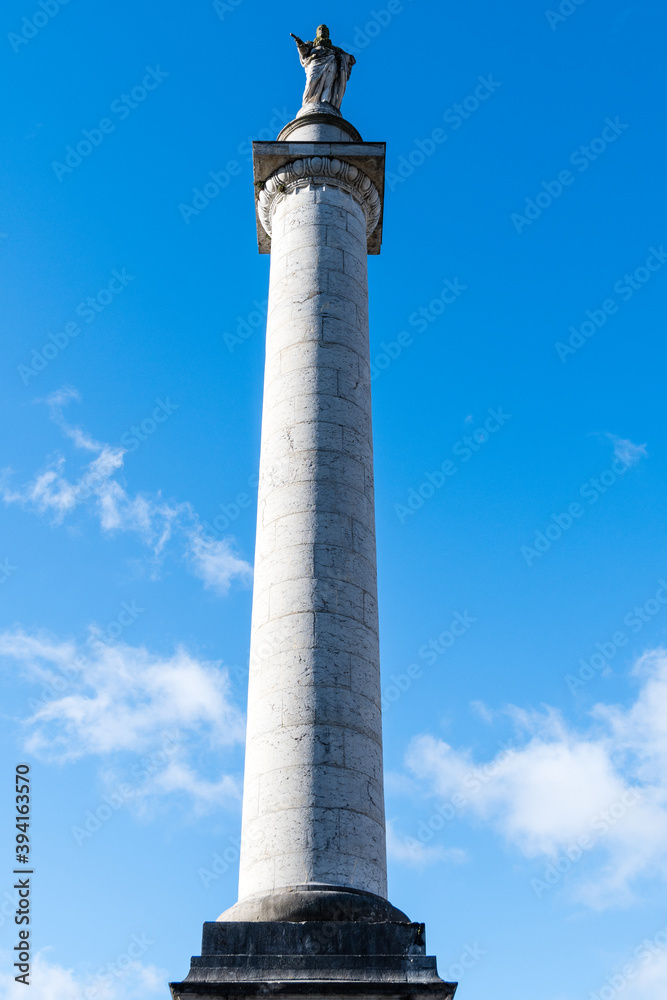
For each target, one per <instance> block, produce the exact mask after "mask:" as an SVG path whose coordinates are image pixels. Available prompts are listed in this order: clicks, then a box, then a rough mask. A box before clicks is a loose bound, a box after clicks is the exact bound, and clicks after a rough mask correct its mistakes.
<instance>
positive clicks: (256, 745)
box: [239, 143, 387, 900]
mask: <svg viewBox="0 0 667 1000" xmlns="http://www.w3.org/2000/svg"><path fill="white" fill-rule="evenodd" d="M317 151H318V152H321V143H318V150H317ZM380 209H381V204H380V196H379V193H378V191H377V189H376V187H375V185H374V184H373V182H372V181H371V179H370V178H369V177H368V175H367V174H366V173H365V172H364V171H362V170H361V169H360V168H359V167H357V166H355V165H354V164H353V163H349V162H347V161H344V160H342V159H340V158H338V157H336V156H330V155H317V156H301V157H300V158H298V159H296V160H293V161H292V162H290V163H289V164H287V165H285V166H283V167H280V168H279V169H278V170H276V171H274V172H273V173H272V175H271V176H270V177H269V178H268V179H267V181H266V183H265V184H264V186H263V189H262V191H261V193H260V195H259V203H258V210H259V216H260V221H261V223H262V225H263V227H264V229H265V231H266V232H267V233H268V234H269V235H270V237H271V276H270V291H269V310H268V324H267V334H266V369H265V381H264V408H263V416H262V444H261V459H260V484H259V506H258V515H257V545H256V552H255V582H254V595H253V612H252V640H251V654H250V684H249V693H248V733H247V743H246V765H245V783H244V797H243V832H242V849H241V870H240V881H239V899H240V900H243V899H244V898H245V897H248V896H254V895H257V894H266V893H270V892H273V891H275V890H280V889H288V888H294V887H296V886H300V885H311V886H312V885H322V886H324V885H327V886H344V887H349V888H354V889H361V890H366V891H368V892H372V893H376V894H378V895H381V896H386V889H387V886H386V860H385V821H384V799H383V782H382V723H381V711H380V666H379V652H378V617H377V580H376V560H375V517H374V494H373V442H372V432H371V392H370V361H369V343H368V289H367V262H366V256H367V252H368V249H367V240H368V235H369V233H372V232H373V230H374V229H375V228H376V226H377V223H378V220H379V216H380Z"/></svg>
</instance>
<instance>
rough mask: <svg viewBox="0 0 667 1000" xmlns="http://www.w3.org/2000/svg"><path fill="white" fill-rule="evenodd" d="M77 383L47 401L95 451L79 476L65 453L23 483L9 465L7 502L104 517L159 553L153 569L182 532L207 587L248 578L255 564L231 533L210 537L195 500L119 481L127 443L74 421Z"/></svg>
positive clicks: (69, 431) (56, 519)
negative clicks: (71, 410) (238, 550)
mask: <svg viewBox="0 0 667 1000" xmlns="http://www.w3.org/2000/svg"><path fill="white" fill-rule="evenodd" d="M78 400H79V395H78V393H77V392H76V390H75V389H71V388H64V389H60V390H58V391H57V392H54V393H52V394H51V395H50V396H49V397H48V398H47V399H46V400H44V402H45V403H46V404H47V406H48V408H49V413H50V416H51V419H52V420H53V422H54V423H55V424H57V425H58V427H59V428H60V429H61V431H62V432H63V434H64V436H65V437H66V438H67V439H68V440H69V441H71V442H72V443H73V445H74V447H75V448H76V449H77V450H78V451H84V452H86V453H87V454H88V455H89V456H92V457H91V458H90V459H89V461H88V462H87V463H86V464H84V466H83V467H82V468H81V469H80V470H79V473H78V475H77V476H75V477H73V478H70V477H68V476H67V475H66V467H67V462H66V459H65V457H64V456H62V455H59V454H58V455H55V456H54V457H53V458H52V459H51V460H50V461H49V462H47V464H46V467H45V468H44V469H42V470H41V471H40V472H38V473H37V474H36V475H35V476H34V477H33V478H32V479H31V480H29V481H28V482H27V483H24V484H23V485H22V486H21V487H19V488H15V487H13V486H12V485H11V483H10V480H11V476H10V474H9V473H8V472H5V474H4V475H3V479H2V482H0V495H1V496H2V498H3V499H4V501H5V503H8V504H10V503H14V504H20V505H21V506H22V507H24V508H25V509H27V510H31V511H33V512H34V513H36V514H40V515H42V516H45V517H49V518H50V519H51V520H52V521H53V523H55V524H61V523H63V521H64V520H65V519H66V518H68V517H71V516H73V515H74V512H75V511H76V510H77V508H79V509H85V510H86V511H87V512H89V513H91V514H92V515H93V516H94V517H95V518H96V519H97V521H98V522H99V525H100V528H101V530H102V532H103V533H104V534H105V535H112V534H114V533H115V532H133V533H135V534H136V535H137V536H138V537H139V539H140V541H141V542H142V544H143V545H145V546H147V547H148V548H149V549H150V550H151V552H152V563H153V568H154V571H155V569H156V567H157V566H159V564H160V562H161V560H162V558H163V556H164V553H165V550H166V548H167V545H168V544H169V543H170V541H172V539H175V538H178V540H179V544H180V551H181V554H182V556H183V557H184V559H185V562H186V564H187V565H188V566H189V567H190V568H191V570H192V572H193V573H194V574H195V575H196V576H198V577H199V578H200V579H201V580H203V581H204V584H205V586H206V587H209V588H211V589H214V590H216V591H217V592H218V593H220V594H222V595H225V594H227V593H228V592H229V589H230V587H231V585H232V584H233V583H234V582H235V581H237V580H238V581H239V582H241V583H242V584H247V583H248V582H249V581H250V580H251V577H252V567H251V566H250V564H249V563H248V562H247V561H246V560H244V559H242V558H241V557H240V556H238V555H236V554H235V553H234V551H233V543H232V540H231V539H229V538H225V539H217V538H208V537H206V535H205V533H204V529H203V526H202V524H201V521H200V519H199V517H198V515H197V514H196V513H195V511H194V510H193V508H192V506H191V505H190V504H189V503H188V502H186V501H185V502H180V503H176V502H173V501H167V500H165V499H164V498H163V497H162V496H161V494H160V493H159V492H157V493H154V494H144V493H137V494H134V495H132V494H130V493H129V492H128V490H127V488H126V486H125V485H124V483H123V482H121V481H120V478H119V477H120V475H121V474H122V470H123V464H124V459H125V454H126V452H125V449H124V448H122V447H116V446H113V445H109V444H104V443H102V442H99V441H96V440H95V439H94V438H93V437H91V436H90V435H89V434H88V433H87V432H86V431H84V430H82V429H81V428H80V427H76V426H74V425H72V424H71V423H69V421H68V420H67V419H66V417H65V414H64V409H65V407H66V406H67V405H68V404H69V403H71V402H73V401H78Z"/></svg>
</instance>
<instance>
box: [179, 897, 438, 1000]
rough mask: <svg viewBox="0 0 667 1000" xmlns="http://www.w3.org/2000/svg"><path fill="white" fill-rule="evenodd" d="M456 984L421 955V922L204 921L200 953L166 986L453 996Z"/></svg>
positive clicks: (182, 996) (227, 992) (190, 997)
mask: <svg viewBox="0 0 667 1000" xmlns="http://www.w3.org/2000/svg"><path fill="white" fill-rule="evenodd" d="M397 912H400V911H397ZM455 989H456V984H455V983H445V982H443V980H442V979H440V977H439V976H438V971H437V967H436V960H435V958H433V957H431V956H428V955H427V954H426V944H425V939H424V925H423V924H413V923H404V922H391V921H363V920H306V921H298V922H297V921H259V920H252V921H241V920H234V921H215V922H210V923H205V924H204V935H203V941H202V954H201V956H199V957H196V958H193V959H192V965H191V968H190V972H189V973H188V976H187V978H186V979H185V980H184V981H183V982H182V983H172V984H171V993H172V997H173V998H174V1000H199V998H204V997H206V998H208V1000H212V998H219V1000H222V998H223V997H230V998H231V997H234V998H236V1000H241V998H243V997H257V996H258V995H260V994H262V995H265V994H267V993H268V994H277V995H280V996H281V997H283V998H288V997H292V996H293V997H295V998H296V997H300V998H301V997H305V996H308V997H313V998H316V997H321V998H323V1000H324V998H327V1000H334V998H336V997H339V998H343V997H345V1000H355V998H359V1000H361V998H364V1000H370V998H372V997H382V998H386V1000H392V998H396V1000H398V998H401V1000H407V998H410V1000H420V998H422V997H423V998H426V997H429V998H430V997H432V998H433V1000H451V998H452V997H453V996H454V991H455Z"/></svg>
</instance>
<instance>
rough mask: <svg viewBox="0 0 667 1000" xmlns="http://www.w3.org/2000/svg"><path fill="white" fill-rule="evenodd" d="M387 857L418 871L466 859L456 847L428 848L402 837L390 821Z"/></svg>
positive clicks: (418, 841) (457, 862) (463, 853)
mask: <svg viewBox="0 0 667 1000" xmlns="http://www.w3.org/2000/svg"><path fill="white" fill-rule="evenodd" d="M387 855H388V856H389V857H390V858H393V859H394V860H396V861H401V862H403V863H404V864H406V865H408V866H409V867H410V868H417V869H420V870H421V869H423V868H427V867H428V866H429V865H435V864H439V863H440V862H450V863H452V862H454V863H455V864H460V863H461V862H463V861H465V859H466V855H465V851H463V850H461V849H460V848H458V847H449V848H446V847H442V846H435V847H430V846H429V845H427V844H424V843H423V842H422V841H420V840H417V838H416V837H410V836H402V835H401V834H399V833H398V831H397V830H396V824H395V823H394V822H393V821H392V820H390V821H389V822H388V823H387Z"/></svg>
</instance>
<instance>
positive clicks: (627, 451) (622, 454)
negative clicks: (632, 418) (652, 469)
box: [607, 434, 648, 465]
mask: <svg viewBox="0 0 667 1000" xmlns="http://www.w3.org/2000/svg"><path fill="white" fill-rule="evenodd" d="M607 437H608V438H609V440H610V441H613V443H614V457H615V458H618V459H619V460H620V461H621V462H623V463H624V465H636V464H637V462H639V461H641V459H642V458H646V457H647V454H648V453H647V451H646V445H645V444H633V442H632V441H630V440H628V438H620V437H618V436H617V435H616V434H607Z"/></svg>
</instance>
